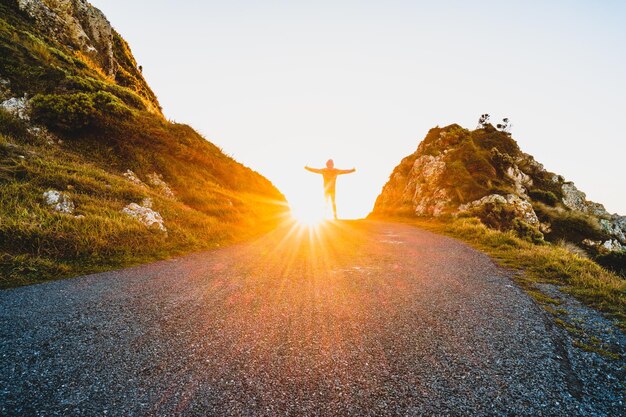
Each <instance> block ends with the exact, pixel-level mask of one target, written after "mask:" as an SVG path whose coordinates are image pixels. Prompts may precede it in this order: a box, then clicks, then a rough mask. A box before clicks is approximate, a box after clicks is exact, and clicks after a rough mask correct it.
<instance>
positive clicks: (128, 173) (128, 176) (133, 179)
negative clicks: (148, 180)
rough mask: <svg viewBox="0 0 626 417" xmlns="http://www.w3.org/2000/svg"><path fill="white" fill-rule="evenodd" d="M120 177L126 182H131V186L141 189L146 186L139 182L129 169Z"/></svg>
mask: <svg viewBox="0 0 626 417" xmlns="http://www.w3.org/2000/svg"><path fill="white" fill-rule="evenodd" d="M122 176H123V177H124V178H126V179H127V180H128V181H130V182H132V183H133V184H136V185H139V186H141V187H145V186H146V184H144V182H143V181H141V180H140V179H139V177H138V176H137V174H135V173H134V172H133V171H131V170H130V169H127V170H126V172H124V173H123V174H122Z"/></svg>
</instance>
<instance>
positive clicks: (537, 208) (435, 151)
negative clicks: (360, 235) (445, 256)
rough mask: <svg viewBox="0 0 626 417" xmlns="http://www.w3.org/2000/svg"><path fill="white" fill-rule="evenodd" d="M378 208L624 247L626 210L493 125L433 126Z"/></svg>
mask: <svg viewBox="0 0 626 417" xmlns="http://www.w3.org/2000/svg"><path fill="white" fill-rule="evenodd" d="M372 215H373V216H434V217H441V216H446V215H448V216H459V215H464V216H468V215H472V216H477V217H479V218H481V220H485V221H484V222H485V223H486V224H488V225H489V226H493V225H495V226H494V227H496V228H499V229H513V228H515V227H517V228H519V227H520V225H521V228H523V229H524V230H527V229H528V228H532V229H535V230H536V231H537V232H539V233H542V234H545V235H546V238H548V239H553V240H558V239H563V240H568V241H572V242H573V243H575V244H578V245H581V246H587V247H589V245H584V244H583V243H582V241H583V240H585V239H586V240H587V241H588V242H590V241H594V242H598V245H596V246H597V247H601V248H602V250H610V251H621V250H626V217H624V216H619V215H617V214H610V213H608V212H607V211H606V210H605V208H604V206H603V205H602V204H599V203H595V202H592V201H589V200H587V198H586V195H585V193H583V192H582V191H580V190H578V189H577V188H576V186H575V185H574V184H573V183H571V182H567V181H566V180H565V179H564V178H563V177H562V176H560V175H557V174H555V173H552V172H549V171H547V170H546V169H545V168H544V167H543V165H542V164H540V163H539V162H537V161H535V159H534V158H533V157H532V156H531V155H529V154H526V153H524V152H522V151H521V150H520V148H519V146H518V144H517V143H516V142H515V141H514V140H513V139H512V138H511V136H510V135H509V134H507V133H505V132H501V131H499V130H497V129H495V128H494V127H493V126H491V125H487V126H484V127H482V128H480V129H476V130H473V131H470V130H467V129H463V128H461V127H460V126H458V125H456V124H454V125H450V126H446V127H443V128H440V127H436V128H433V129H431V130H430V131H429V132H428V134H427V135H426V137H425V138H424V140H423V141H422V142H421V143H420V144H419V146H418V148H417V150H416V151H415V152H414V153H413V154H411V155H409V156H407V157H406V158H404V159H403V160H402V161H401V162H400V164H399V165H398V166H397V167H396V168H395V169H394V170H393V172H392V173H391V176H390V177H389V181H388V182H387V183H386V184H385V186H384V187H383V189H382V192H381V193H380V195H379V196H378V198H377V200H376V204H375V206H374V210H373V212H372ZM494 217H499V219H496V220H494ZM514 219H515V221H514ZM487 220H488V221H487Z"/></svg>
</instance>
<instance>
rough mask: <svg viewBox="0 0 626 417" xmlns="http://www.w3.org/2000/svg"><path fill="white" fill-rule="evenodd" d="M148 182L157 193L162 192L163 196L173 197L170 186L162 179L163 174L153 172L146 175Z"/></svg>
mask: <svg viewBox="0 0 626 417" xmlns="http://www.w3.org/2000/svg"><path fill="white" fill-rule="evenodd" d="M148 183H149V184H150V185H151V186H153V187H154V188H156V189H157V190H158V191H159V193H161V194H163V195H164V196H165V197H168V198H174V197H175V195H174V192H173V191H172V189H171V188H170V186H169V185H168V184H167V183H166V182H165V181H163V175H161V174H157V173H156V172H153V173H152V174H150V175H148Z"/></svg>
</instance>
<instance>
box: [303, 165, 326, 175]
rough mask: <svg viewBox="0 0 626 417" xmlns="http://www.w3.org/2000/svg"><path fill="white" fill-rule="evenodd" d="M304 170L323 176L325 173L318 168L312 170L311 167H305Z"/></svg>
mask: <svg viewBox="0 0 626 417" xmlns="http://www.w3.org/2000/svg"><path fill="white" fill-rule="evenodd" d="M304 169H306V170H307V171H311V172H315V173H316V174H322V173H323V172H324V171H323V170H321V169H317V168H311V167H310V166H305V167H304Z"/></svg>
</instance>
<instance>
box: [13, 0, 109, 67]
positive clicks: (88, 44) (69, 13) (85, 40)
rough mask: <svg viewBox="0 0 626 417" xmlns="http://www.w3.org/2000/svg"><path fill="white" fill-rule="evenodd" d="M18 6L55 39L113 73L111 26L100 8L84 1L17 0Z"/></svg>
mask: <svg viewBox="0 0 626 417" xmlns="http://www.w3.org/2000/svg"><path fill="white" fill-rule="evenodd" d="M18 5H19V7H20V9H21V10H22V11H24V12H26V13H27V14H28V15H29V16H30V17H31V18H33V19H34V20H35V21H36V23H37V26H38V27H39V28H40V29H41V30H43V31H45V32H47V34H48V35H51V36H52V37H53V38H54V39H55V40H56V41H58V42H59V43H62V44H65V45H68V46H72V47H74V48H75V49H77V50H79V51H81V52H82V53H84V54H86V55H87V56H89V57H90V58H91V59H92V60H93V61H94V62H96V63H97V64H98V65H99V66H100V68H101V69H102V70H103V71H104V72H105V73H106V74H107V75H109V76H111V77H114V76H115V72H116V69H117V63H116V60H115V58H114V56H113V28H112V27H111V24H110V23H109V21H108V20H107V18H106V17H105V16H104V14H103V13H102V12H101V11H100V10H98V9H96V8H95V7H93V6H92V5H91V4H89V3H88V2H87V1H84V0H18Z"/></svg>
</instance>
